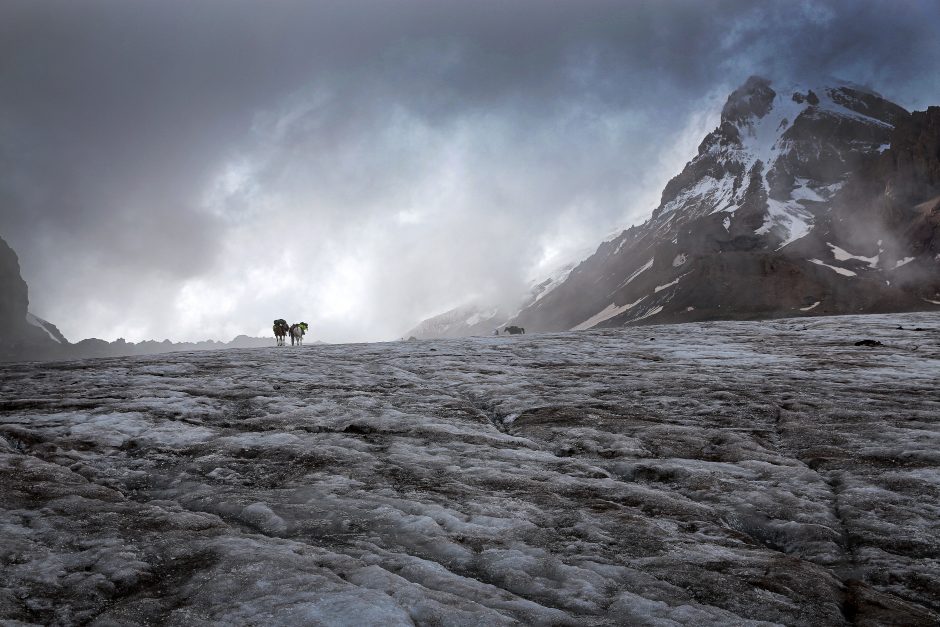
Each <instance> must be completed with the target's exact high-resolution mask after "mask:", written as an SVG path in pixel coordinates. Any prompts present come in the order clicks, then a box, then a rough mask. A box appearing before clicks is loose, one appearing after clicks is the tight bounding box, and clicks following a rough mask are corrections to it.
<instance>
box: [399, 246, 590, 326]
mask: <svg viewBox="0 0 940 627" xmlns="http://www.w3.org/2000/svg"><path fill="white" fill-rule="evenodd" d="M591 252H593V249H584V250H581V251H578V252H576V253H575V254H574V259H572V260H570V261H567V262H564V263H561V264H558V265H557V267H555V268H554V269H552V270H549V271H548V272H546V273H545V274H544V275H542V278H540V279H538V280H535V281H531V282H530V283H529V285H528V288H527V290H526V293H525V294H524V295H523V296H522V297H520V298H517V299H516V304H515V305H514V306H513V307H512V308H509V307H507V306H506V305H497V304H493V303H483V302H472V303H467V304H464V305H461V306H459V307H455V308H454V309H450V310H448V311H445V312H444V313H442V314H439V315H437V316H433V317H431V318H427V319H425V320H422V321H421V322H419V323H418V324H417V325H416V326H414V327H413V328H411V329H410V330H408V331H407V332H406V333H405V334H404V336H403V337H404V338H405V339H407V338H410V337H414V338H416V339H419V340H423V339H432V338H456V337H471V336H475V335H493V334H494V332H495V331H497V330H499V329H501V328H502V327H504V326H505V325H506V323H507V322H508V321H509V320H510V319H511V318H513V317H515V316H517V315H518V314H519V312H520V311H521V310H522V309H523V308H525V307H528V306H529V305H531V304H532V303H536V302H538V301H539V300H541V299H542V298H544V297H545V296H547V295H548V294H550V293H551V292H552V290H554V289H555V288H557V287H558V286H559V285H561V284H562V283H564V282H565V280H566V279H567V278H568V275H570V274H571V272H572V270H574V269H575V268H576V267H577V265H578V264H579V263H580V262H581V260H582V259H585V258H587V257H588V256H589V255H590V254H591ZM519 303H521V304H519Z"/></svg>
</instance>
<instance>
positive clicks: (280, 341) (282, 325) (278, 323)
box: [274, 318, 290, 346]
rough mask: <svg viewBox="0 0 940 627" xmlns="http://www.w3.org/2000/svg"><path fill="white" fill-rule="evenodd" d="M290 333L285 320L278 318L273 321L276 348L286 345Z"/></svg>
mask: <svg viewBox="0 0 940 627" xmlns="http://www.w3.org/2000/svg"><path fill="white" fill-rule="evenodd" d="M289 331H290V326H288V324H287V320H284V319H283V318H278V319H277V320H275V321H274V337H275V339H276V340H277V345H278V346H286V345H287V334H288V332H289Z"/></svg>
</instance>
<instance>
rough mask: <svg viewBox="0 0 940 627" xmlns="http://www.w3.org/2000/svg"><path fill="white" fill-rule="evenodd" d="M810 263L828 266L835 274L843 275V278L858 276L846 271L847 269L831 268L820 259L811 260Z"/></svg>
mask: <svg viewBox="0 0 940 627" xmlns="http://www.w3.org/2000/svg"><path fill="white" fill-rule="evenodd" d="M809 261H810V263H815V264H816V265H817V266H826V267H827V268H829V269H830V270H834V271H835V272H837V273H838V274H841V275H842V276H858V275H857V274H855V273H854V272H852V271H851V270H846V269H845V268H840V267H838V266H831V265H829V264H828V263H823V262H822V261H820V260H819V259H810V260H809Z"/></svg>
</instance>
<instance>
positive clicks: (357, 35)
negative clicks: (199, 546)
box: [0, 0, 940, 341]
mask: <svg viewBox="0 0 940 627" xmlns="http://www.w3.org/2000/svg"><path fill="white" fill-rule="evenodd" d="M937 23H940V5H938V4H937V3H936V2H932V1H926V0H925V1H923V2H914V1H911V2H903V3H898V2H878V1H846V2H792V1H787V2H769V3H753V2H745V1H724V2H722V1H714V2H701V1H688V2H685V1H668V2H664V1H658V2H625V1H620V2H601V1H587V2H567V3H561V2H559V3H552V2H545V1H544V0H520V1H516V2H496V1H479V2H433V3H432V2H417V1H416V2H398V1H389V0H381V1H378V0H376V1H361V2H347V1H342V2H341V1H337V2H277V3H268V2H212V1H205V2H198V3H193V2H146V3H130V2H83V3H75V2H44V1H40V2H36V1H32V0H29V1H23V2H17V1H8V2H5V3H4V4H3V6H2V7H0V234H2V235H3V236H4V238H5V239H7V241H8V242H9V243H10V244H11V246H13V247H14V249H16V251H17V252H18V254H19V256H20V264H21V267H22V271H23V275H24V277H25V278H26V280H27V282H28V283H29V285H30V300H31V309H32V311H34V312H35V313H36V314H38V315H40V316H42V317H45V318H48V319H49V320H51V321H53V322H55V323H56V324H57V325H58V326H59V327H60V328H61V329H62V330H63V332H64V333H65V334H66V336H67V337H69V338H70V339H72V340H78V339H81V338H83V337H90V336H96V337H102V338H105V339H114V338H116V337H119V336H123V337H125V338H127V339H129V340H140V339H147V338H157V339H162V338H164V337H169V338H172V339H174V340H186V339H204V338H219V339H228V338H230V337H232V336H234V335H235V334H237V333H249V334H267V333H268V331H269V328H270V320H272V319H273V318H275V317H285V318H288V319H296V320H299V319H305V320H307V321H308V322H309V323H311V327H312V330H313V336H314V337H315V338H322V339H326V340H328V341H341V340H351V341H358V340H380V339H393V338H395V337H398V336H400V335H401V334H402V333H403V332H404V331H405V330H406V329H407V328H409V327H410V326H411V325H412V324H413V323H415V322H417V321H418V320H419V319H421V318H422V317H426V316H428V315H431V314H434V313H439V312H440V311H443V310H446V309H448V308H450V307H453V306H456V305H458V304H461V303H463V302H465V301H467V300H471V299H479V300H483V301H486V302H505V301H508V300H511V298H512V297H513V296H514V295H517V294H519V293H520V291H521V290H522V289H524V286H525V285H526V284H527V282H528V281H531V280H532V279H535V278H538V277H539V276H540V274H542V273H545V272H548V271H550V270H551V269H552V267H553V266H554V265H555V264H557V263H560V262H563V261H567V260H569V259H570V258H572V257H577V256H578V255H579V254H585V252H586V251H588V249H590V248H591V247H593V246H596V245H597V244H598V243H599V242H600V240H601V239H603V238H604V237H605V236H606V235H607V234H609V233H611V232H612V231H615V230H618V229H621V228H624V227H626V226H629V225H630V224H631V223H634V222H640V221H642V220H643V219H645V218H646V217H647V216H648V214H649V213H650V212H651V210H652V209H653V208H654V207H655V205H656V204H657V203H658V200H659V194H660V192H661V190H662V186H663V185H664V184H665V182H666V181H667V180H668V179H669V178H670V177H671V176H673V175H674V174H676V173H677V172H678V171H679V169H681V167H682V165H683V164H684V162H685V161H687V160H688V159H689V158H691V156H692V155H693V154H694V152H695V149H696V146H697V145H698V142H699V141H700V140H701V138H702V136H703V135H704V133H705V132H707V131H708V130H710V128H711V127H713V126H714V125H715V124H716V122H717V115H718V111H719V110H720V107H721V104H722V102H723V99H724V97H725V96H726V95H727V93H728V92H729V91H730V90H731V89H733V88H734V87H735V86H736V85H738V84H740V83H741V82H743V81H744V79H745V78H746V77H747V76H748V75H750V74H754V73H757V74H763V75H767V76H770V77H772V78H791V79H804V80H805V79H812V78H816V77H819V76H828V75H832V76H837V77H839V78H842V79H846V80H851V81H855V82H858V83H861V84H866V85H869V86H871V87H873V88H874V89H876V90H878V91H879V92H881V93H883V94H884V95H885V96H887V97H888V98H890V99H893V100H894V101H896V102H898V103H899V104H901V105H902V106H905V107H907V108H909V109H916V108H923V107H925V106H927V105H928V104H936V103H938V102H940V74H938V73H937V72H936V59H937V58H940V40H938V38H937V37H936V33H935V32H934V31H933V29H934V25H935V24H937Z"/></svg>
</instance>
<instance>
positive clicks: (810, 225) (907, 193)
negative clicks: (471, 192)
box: [511, 77, 940, 331]
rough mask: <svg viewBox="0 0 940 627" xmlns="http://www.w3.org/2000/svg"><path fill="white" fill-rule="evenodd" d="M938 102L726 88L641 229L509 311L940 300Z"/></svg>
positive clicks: (527, 314) (666, 312)
mask: <svg viewBox="0 0 940 627" xmlns="http://www.w3.org/2000/svg"><path fill="white" fill-rule="evenodd" d="M938 118H940V108H936V107H932V108H931V109H930V110H928V111H926V112H922V113H914V114H911V113H908V112H907V111H905V110H904V109H903V108H901V107H899V106H898V105H896V104H894V103H892V102H890V101H888V100H886V99H884V98H883V97H881V96H880V95H878V94H877V93H875V92H872V91H870V90H868V89H866V88H862V87H859V86H857V85H852V84H848V83H833V84H828V85H797V86H777V85H774V84H772V83H771V82H770V81H769V80H767V79H764V78H760V77H752V78H750V79H748V81H747V82H746V83H745V84H744V85H742V86H741V87H740V88H739V89H737V90H735V91H734V92H733V93H732V94H731V95H730V96H729V98H728V101H727V103H726V104H725V106H724V108H723V110H722V116H721V123H720V124H719V126H718V128H716V129H715V130H714V131H712V132H711V133H709V134H708V135H707V136H706V137H705V139H704V140H703V141H702V143H701V145H700V146H699V149H698V155H697V156H696V157H695V158H694V159H692V161H690V162H689V163H688V164H687V165H686V166H685V168H684V169H683V170H682V172H681V173H679V174H678V175H677V176H676V177H675V178H673V179H672V180H671V181H669V183H668V184H667V185H666V187H665V189H664V190H663V194H662V201H661V203H660V205H659V206H658V207H657V208H656V209H655V210H654V211H653V213H652V217H651V218H650V219H649V220H648V221H647V222H646V223H644V224H643V225H641V226H639V227H632V228H630V229H628V230H626V231H624V232H623V233H622V234H621V235H620V236H619V237H617V238H614V239H613V240H610V241H607V242H604V243H603V244H601V245H600V247H599V248H598V249H597V251H596V252H595V253H594V255H592V256H591V257H590V258H588V259H586V260H585V261H584V262H582V263H581V264H580V265H579V266H578V267H577V268H575V269H574V270H573V271H572V272H571V273H570V275H569V276H568V277H567V279H566V280H565V281H564V282H563V283H562V284H561V285H559V286H558V287H557V288H556V289H554V290H553V291H552V292H551V293H550V294H548V295H546V296H545V297H544V298H541V299H540V300H539V301H538V302H537V303H532V304H531V305H529V306H527V307H525V308H524V309H523V310H522V311H521V312H520V313H519V314H518V315H517V316H516V317H514V318H513V319H512V321H511V323H512V324H517V325H520V326H524V327H526V328H527V329H530V330H537V331H557V330H566V329H586V328H591V327H605V326H621V325H625V324H637V323H643V324H646V323H662V322H681V321H695V320H707V319H748V318H770V317H786V316H802V315H819V314H824V315H825V314H836V313H859V312H888V311H911V310H918V309H929V308H940V283H938V281H940V255H938V253H940V250H938V242H937V240H938V237H940V236H938V230H937V224H938V207H940V165H938V163H940V161H938V142H940V119H938Z"/></svg>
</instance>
